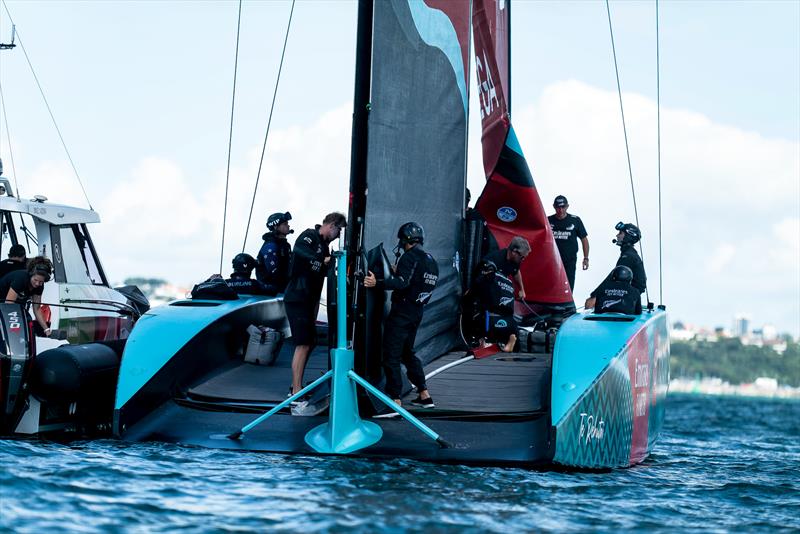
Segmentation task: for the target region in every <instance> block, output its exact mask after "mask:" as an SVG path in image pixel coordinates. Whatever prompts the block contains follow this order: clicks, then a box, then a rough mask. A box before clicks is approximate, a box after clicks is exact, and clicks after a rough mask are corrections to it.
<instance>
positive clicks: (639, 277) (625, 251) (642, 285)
mask: <svg viewBox="0 0 800 534" xmlns="http://www.w3.org/2000/svg"><path fill="white" fill-rule="evenodd" d="M614 229H615V230H616V231H617V237H616V239H613V240H612V243H614V244H615V245H617V246H618V247H619V248H620V251H619V259H618V260H617V265H624V266H626V267H628V268H629V269H630V270H631V272H632V273H633V279H632V280H631V286H633V288H634V289H635V290H636V291H638V292H639V296H638V298H637V299H636V310H635V312H634V313H636V314H639V313H642V298H641V295H642V293H644V291H645V289H646V287H647V274H645V272H644V263H643V262H642V258H641V257H639V253H638V252H636V248H635V247H634V245H635V244H636V243H638V242H639V240H641V239H642V232H641V231H640V230H639V228H638V227H637V226H636V225H635V224H631V223H623V222H618V223H617V224H616V226H614ZM612 275H613V271H612V272H611V273H609V274H608V276H606V278H605V280H603V282H602V283H601V284H600V285H599V286H598V287H597V289H595V290H594V291H592V293H591V296H590V297H589V298H588V299H586V308H587V309H589V308H594V307H595V304H596V297H597V292H598V290H599V289H600V288H601V287H602V286H603V284H605V283H607V282H608V281H610V279H611V277H612Z"/></svg>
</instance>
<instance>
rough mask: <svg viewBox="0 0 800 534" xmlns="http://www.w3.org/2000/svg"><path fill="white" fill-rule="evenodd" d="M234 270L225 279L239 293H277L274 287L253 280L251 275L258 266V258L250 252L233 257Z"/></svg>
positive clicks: (270, 294)
mask: <svg viewBox="0 0 800 534" xmlns="http://www.w3.org/2000/svg"><path fill="white" fill-rule="evenodd" d="M232 263H233V272H232V273H231V277H230V278H228V279H227V280H225V282H226V283H227V284H228V286H230V288H231V289H233V290H234V291H236V294H237V295H269V296H273V295H275V294H277V292H276V291H275V290H274V289H271V288H269V287H267V286H266V285H264V284H262V283H261V282H259V281H258V280H253V279H252V278H250V275H251V274H252V273H253V269H254V268H255V266H256V259H255V258H254V257H253V256H251V255H250V254H245V253H241V254H237V255H236V256H235V257H234V258H233V262H232Z"/></svg>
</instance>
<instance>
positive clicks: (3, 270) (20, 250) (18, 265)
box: [0, 244, 28, 278]
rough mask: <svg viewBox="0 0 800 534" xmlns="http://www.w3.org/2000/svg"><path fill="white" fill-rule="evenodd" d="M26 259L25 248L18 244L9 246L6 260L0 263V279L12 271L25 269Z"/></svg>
mask: <svg viewBox="0 0 800 534" xmlns="http://www.w3.org/2000/svg"><path fill="white" fill-rule="evenodd" d="M27 262H28V259H27V258H26V257H25V247H23V246H22V245H20V244H16V245H11V248H9V249H8V258H7V259H5V260H3V261H0V278H3V277H4V276H5V275H7V274H8V273H10V272H12V271H21V270H23V269H25V268H26V264H27Z"/></svg>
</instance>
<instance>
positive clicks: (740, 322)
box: [731, 313, 750, 338]
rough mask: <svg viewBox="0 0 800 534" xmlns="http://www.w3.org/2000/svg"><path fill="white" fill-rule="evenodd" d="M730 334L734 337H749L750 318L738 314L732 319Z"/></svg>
mask: <svg viewBox="0 0 800 534" xmlns="http://www.w3.org/2000/svg"><path fill="white" fill-rule="evenodd" d="M731 330H732V331H731V334H733V336H734V337H742V338H743V337H748V336H749V335H750V316H749V315H745V314H743V313H740V314H738V315H736V316H735V317H734V318H733V328H732V329H731Z"/></svg>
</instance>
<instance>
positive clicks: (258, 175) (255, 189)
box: [242, 0, 296, 252]
mask: <svg viewBox="0 0 800 534" xmlns="http://www.w3.org/2000/svg"><path fill="white" fill-rule="evenodd" d="M295 1H296V0H292V8H291V10H290V11H289V22H288V23H287V25H286V35H285V36H284V38H283V50H282V51H281V62H280V64H279V65H278V77H277V78H276V79H275V90H274V91H273V93H272V105H271V106H270V108H269V118H268V119H267V131H266V133H265V134H264V144H263V146H262V147H261V159H260V160H259V162H258V172H257V173H256V185H255V187H253V200H252V201H251V202H250V213H249V214H248V216H247V226H246V227H245V229H244V241H243V242H242V252H244V248H245V246H246V245H247V234H248V233H249V232H250V222H251V221H252V219H253V207H254V206H255V204H256V193H257V192H258V182H259V180H260V179H261V167H262V166H263V165H264V154H265V153H266V151H267V139H268V138H269V127H270V125H271V124H272V112H273V110H274V109H275V99H276V97H277V96H278V85H280V82H281V71H282V70H283V58H284V57H285V56H286V43H287V42H288V41H289V30H290V29H291V27H292V15H293V14H294V3H295Z"/></svg>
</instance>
